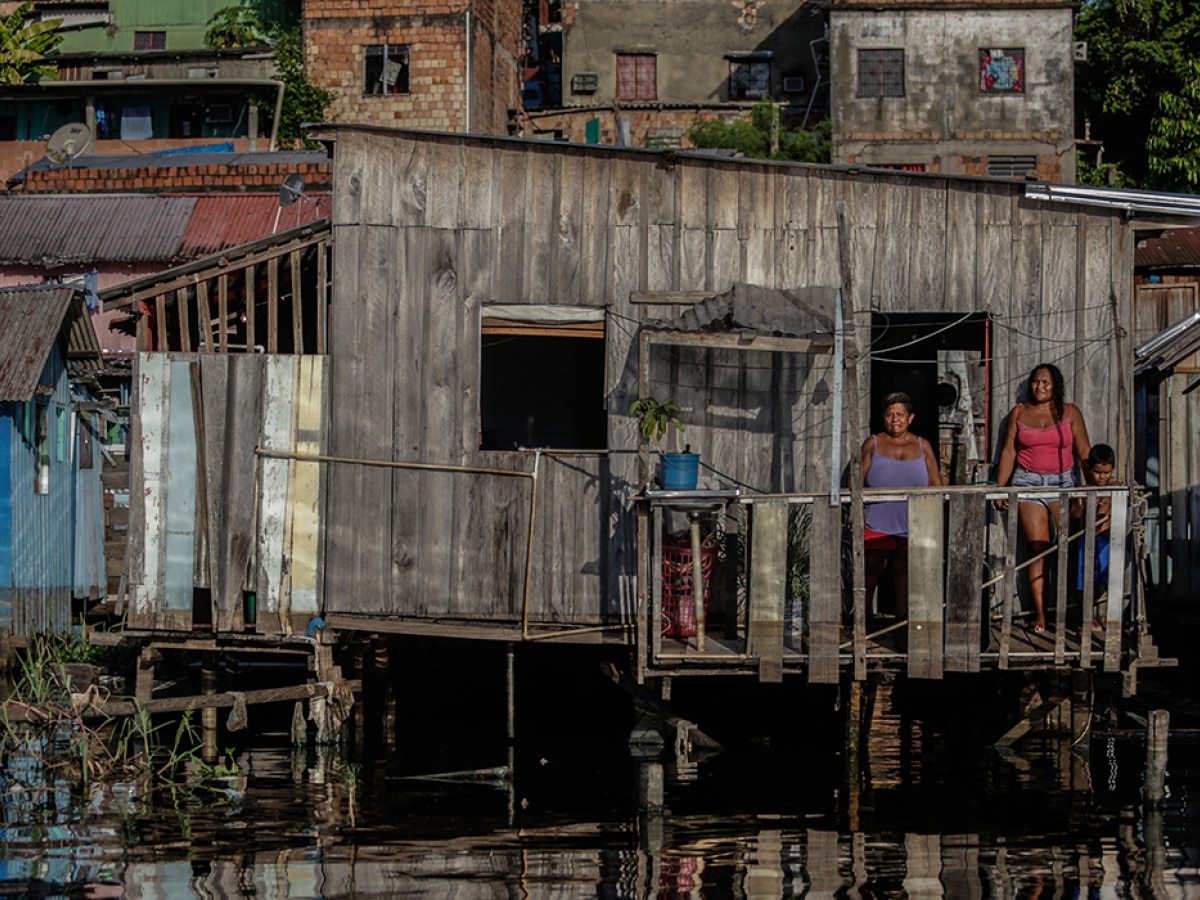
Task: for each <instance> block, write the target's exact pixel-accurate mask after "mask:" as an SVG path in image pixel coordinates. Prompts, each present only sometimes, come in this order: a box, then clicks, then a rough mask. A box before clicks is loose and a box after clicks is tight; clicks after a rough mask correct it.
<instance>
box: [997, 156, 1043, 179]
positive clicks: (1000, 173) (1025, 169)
mask: <svg viewBox="0 0 1200 900" xmlns="http://www.w3.org/2000/svg"><path fill="white" fill-rule="evenodd" d="M1037 162H1038V161H1037V157H1036V156H989V157H988V161H987V173H988V174H989V175H992V176H994V177H996V178H1025V177H1026V176H1027V175H1028V174H1029V172H1030V170H1032V171H1033V172H1034V173H1035V174H1036V172H1037Z"/></svg>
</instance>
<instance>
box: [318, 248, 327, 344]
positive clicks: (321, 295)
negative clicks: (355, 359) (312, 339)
mask: <svg viewBox="0 0 1200 900" xmlns="http://www.w3.org/2000/svg"><path fill="white" fill-rule="evenodd" d="M316 253H317V353H318V354H322V355H323V354H324V353H325V345H326V341H327V340H328V336H327V335H326V334H325V329H326V328H327V327H328V326H329V294H328V290H327V288H326V284H325V283H326V282H327V281H328V280H329V255H328V250H327V245H326V244H318V245H317V249H316Z"/></svg>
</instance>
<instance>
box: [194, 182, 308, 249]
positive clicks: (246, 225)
mask: <svg viewBox="0 0 1200 900" xmlns="http://www.w3.org/2000/svg"><path fill="white" fill-rule="evenodd" d="M308 196H309V197H312V198H314V200H305V199H300V200H297V201H296V202H295V203H293V204H292V205H291V206H287V207H281V206H280V205H279V197H278V195H276V194H217V195H211V194H210V195H206V196H202V197H198V198H196V208H195V210H194V211H193V212H192V218H191V221H190V222H188V227H187V230H186V231H185V232H184V235H183V240H182V241H181V243H180V245H179V251H178V255H179V258H180V259H181V260H189V259H198V258H200V257H202V256H208V255H211V254H213V253H220V252H221V251H222V250H225V249H227V248H229V247H236V246H238V245H240V244H246V243H249V242H250V241H254V240H257V239H259V238H261V237H264V236H265V235H269V234H273V233H275V232H277V231H284V230H287V229H290V228H295V227H296V226H298V225H307V224H308V223H309V222H314V221H316V220H317V219H320V218H323V217H324V216H325V215H327V214H328V209H329V195H328V194H309V195H308ZM316 199H319V200H320V201H321V203H320V204H318V203H316V202H315V200H316ZM323 211H324V212H323ZM277 217H278V218H277Z"/></svg>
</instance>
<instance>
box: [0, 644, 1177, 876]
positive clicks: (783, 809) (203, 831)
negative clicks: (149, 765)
mask: <svg viewBox="0 0 1200 900" xmlns="http://www.w3.org/2000/svg"><path fill="white" fill-rule="evenodd" d="M593 662H594V661H593V660H583V661H581V662H580V671H581V672H582V671H589V672H590V671H592V668H593V667H592V663H593ZM538 664H539V663H538V661H536V660H535V661H532V662H530V663H529V664H528V665H526V667H525V668H523V669H522V672H521V674H520V676H519V678H518V691H517V718H516V725H517V728H516V731H517V735H516V740H515V743H514V744H513V745H512V747H511V749H510V747H509V742H508V740H507V737H506V734H505V713H504V709H503V704H502V703H499V704H498V703H497V702H496V699H497V693H498V692H499V696H500V698H501V699H502V698H503V693H502V691H503V684H502V683H501V684H500V685H499V687H497V685H496V684H495V683H485V682H483V681H480V680H478V679H477V678H476V679H475V680H471V679H463V680H460V681H458V682H453V683H442V684H441V687H440V688H439V689H438V690H420V691H418V690H415V689H414V692H413V697H412V702H411V703H409V704H406V706H405V709H406V712H405V715H404V716H403V717H402V719H401V721H400V722H399V723H398V725H397V732H398V733H397V735H396V737H395V739H394V740H393V741H391V742H389V743H385V744H383V745H380V746H372V747H369V748H364V749H362V750H357V751H356V750H354V749H353V748H352V747H351V748H343V749H340V750H338V749H331V748H315V747H313V746H308V747H306V748H300V749H293V748H291V747H290V746H289V742H288V739H287V728H286V724H287V723H286V721H285V717H284V716H282V715H278V716H275V717H274V718H272V716H271V714H268V713H264V712H253V713H252V715H254V716H255V721H254V722H253V723H252V725H253V727H252V728H251V729H249V730H248V732H239V734H238V735H236V736H235V735H226V734H222V736H221V738H222V746H228V747H229V749H230V750H232V751H233V753H234V756H235V757H236V759H237V761H238V765H239V768H240V770H241V771H240V773H239V774H238V775H236V776H233V777H231V778H229V779H228V780H227V781H224V782H220V783H217V784H213V785H210V786H209V788H208V789H205V790H203V791H199V792H191V793H189V792H186V791H177V792H174V793H173V792H171V791H168V790H166V789H162V788H160V789H157V790H155V791H153V792H147V791H144V790H142V789H140V788H139V787H138V786H137V785H135V784H127V783H117V784H103V785H94V786H92V788H91V791H90V796H87V797H83V798H80V797H78V796H77V795H75V794H73V793H72V790H71V789H70V788H69V787H68V786H66V785H60V786H55V785H53V784H52V785H50V786H49V790H47V791H44V792H33V793H31V792H29V791H28V790H22V789H21V788H20V778H18V777H14V774H13V772H11V771H10V772H8V773H7V774H6V775H5V776H4V785H3V786H4V803H5V806H4V823H3V826H2V828H0V898H3V897H71V898H81V897H125V898H270V900H285V898H286V900H308V898H384V897H430V898H455V900H458V898H465V900H473V898H512V897H547V898H550V897H553V898H565V897H630V898H674V897H681V898H682V897H689V898H693V897H694V898H699V897H711V898H717V897H730V898H753V897H762V898H770V897H802V896H803V897H847V898H873V897H897V898H899V897H947V898H959V897H962V898H977V897H978V898H982V897H1010V898H1016V897H1046V898H1050V897H1061V898H1066V897H1072V898H1073V897H1155V898H1159V897H1161V898H1175V897H1179V898H1193V897H1195V898H1200V801H1198V799H1197V798H1200V729H1197V728H1195V727H1194V726H1195V725H1196V724H1197V723H1196V721H1195V720H1192V719H1189V718H1188V716H1187V712H1188V709H1189V707H1188V706H1187V704H1184V713H1183V714H1173V717H1172V727H1173V729H1174V733H1173V735H1172V738H1171V741H1170V746H1169V760H1168V766H1167V781H1166V790H1167V799H1166V802H1165V804H1164V805H1163V806H1162V808H1161V809H1148V808H1146V806H1145V804H1144V803H1143V801H1142V782H1143V771H1144V765H1145V754H1146V748H1145V741H1144V735H1143V733H1142V732H1141V731H1139V729H1138V727H1137V726H1138V718H1137V716H1138V713H1137V712H1136V711H1134V710H1133V709H1132V708H1131V709H1129V710H1120V711H1118V710H1115V709H1112V710H1108V711H1107V712H1108V715H1107V717H1105V716H1100V717H1099V718H1098V719H1097V721H1102V722H1104V723H1105V727H1104V728H1097V729H1096V730H1094V731H1093V733H1091V734H1089V735H1087V736H1085V738H1084V740H1082V741H1079V742H1078V743H1077V744H1076V746H1075V747H1074V748H1072V746H1071V743H1072V739H1071V738H1070V737H1066V738H1063V737H1061V736H1054V737H1051V736H1042V735H1033V736H1030V737H1028V738H1026V739H1024V740H1023V741H1022V742H1020V744H1018V745H1017V747H1016V748H1015V749H1014V752H1011V753H1007V754H1002V753H999V752H997V751H996V750H995V749H994V748H993V746H992V743H993V739H994V737H995V736H996V734H995V733H993V732H992V730H991V726H990V724H987V723H988V721H989V719H988V716H987V715H986V712H987V711H986V710H984V709H983V708H982V707H983V706H984V705H986V704H987V703H988V702H990V701H989V700H988V698H987V697H986V696H984V695H983V694H981V692H980V691H979V690H977V689H975V688H972V689H970V690H964V689H959V688H955V687H954V686H953V685H951V686H949V687H947V686H944V685H942V686H935V687H930V688H924V687H922V688H913V687H911V686H906V685H905V684H903V683H897V684H894V685H884V686H883V687H882V688H880V690H879V692H878V694H877V695H876V697H875V702H874V705H873V713H872V717H871V720H870V728H869V737H868V739H867V741H866V743H865V745H864V747H863V750H862V751H861V753H859V754H852V753H851V752H850V751H849V750H848V748H847V742H846V740H845V720H844V718H843V717H842V715H841V713H840V711H839V709H838V707H839V705H840V704H842V703H843V702H844V698H842V697H841V696H840V695H839V694H838V693H837V691H835V690H833V689H829V690H826V691H823V692H822V691H814V690H813V689H808V690H805V689H803V688H799V687H786V688H785V687H781V686H757V687H755V688H754V689H749V688H747V687H746V686H744V685H739V686H735V687H729V686H726V685H718V684H716V682H717V681H718V680H719V679H698V681H704V682H706V683H705V684H695V685H679V682H677V687H676V691H675V697H674V698H673V700H672V702H673V703H676V704H677V705H678V708H679V709H680V710H681V712H683V713H684V714H685V715H687V717H688V718H691V719H693V720H694V721H697V722H698V723H702V725H703V727H704V728H705V730H706V731H707V732H708V733H710V734H711V735H712V736H713V737H715V738H717V739H718V740H720V741H721V742H722V744H724V746H725V749H724V750H723V751H722V752H718V753H715V754H705V755H702V754H699V753H698V752H696V751H695V750H693V751H692V752H690V753H688V752H686V748H679V749H680V750H682V751H684V752H677V749H676V748H675V747H673V746H671V745H670V744H668V745H667V746H666V747H665V748H664V749H663V752H662V754H661V755H658V756H651V755H647V756H641V757H638V756H634V755H632V754H631V752H630V750H629V747H628V745H627V743H626V739H627V737H628V734H629V731H630V727H631V725H632V722H633V716H634V713H633V712H632V710H631V707H630V704H629V702H628V698H627V697H625V696H624V695H623V694H620V693H619V692H618V691H616V690H615V689H614V688H613V686H612V685H611V683H609V684H607V685H602V684H600V683H599V682H600V679H588V678H584V677H581V678H579V679H571V678H563V677H558V674H557V672H556V677H555V678H553V679H549V678H544V677H542V675H541V673H540V672H539V670H538ZM494 680H495V679H493V681H494ZM501 680H502V679H501ZM1174 687H1175V688H1178V684H1175V685H1174ZM768 688H770V689H768ZM1102 702H1103V701H1102ZM1151 705H1152V701H1151ZM1143 711H1144V710H1143ZM17 764H18V763H15V762H13V761H10V765H17ZM347 764H351V767H349V768H348V767H347ZM655 765H661V767H662V773H663V781H664V790H663V803H662V808H661V810H652V811H646V810H645V809H643V808H642V806H643V804H642V803H641V802H640V798H641V797H642V796H643V792H642V791H641V790H640V789H639V785H640V784H645V782H646V778H647V775H648V774H652V773H653V771H655V770H653V769H652V768H651V767H653V766H655ZM468 770H469V772H470V774H469V775H464V774H461V773H463V772H464V771H468ZM446 773H458V774H449V775H447V774H446ZM17 774H19V772H18V773H17ZM429 775H434V776H444V777H433V778H430V777H427V776H429Z"/></svg>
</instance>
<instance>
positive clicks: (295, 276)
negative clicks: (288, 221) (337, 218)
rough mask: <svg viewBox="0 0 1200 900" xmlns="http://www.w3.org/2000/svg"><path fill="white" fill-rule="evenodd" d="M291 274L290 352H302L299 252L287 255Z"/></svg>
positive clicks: (302, 319) (302, 331)
mask: <svg viewBox="0 0 1200 900" xmlns="http://www.w3.org/2000/svg"><path fill="white" fill-rule="evenodd" d="M288 258H289V261H290V262H291V270H292V271H291V274H292V352H293V353H303V352H304V291H303V290H301V285H300V251H299V250H293V251H292V252H291V253H290V254H288Z"/></svg>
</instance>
